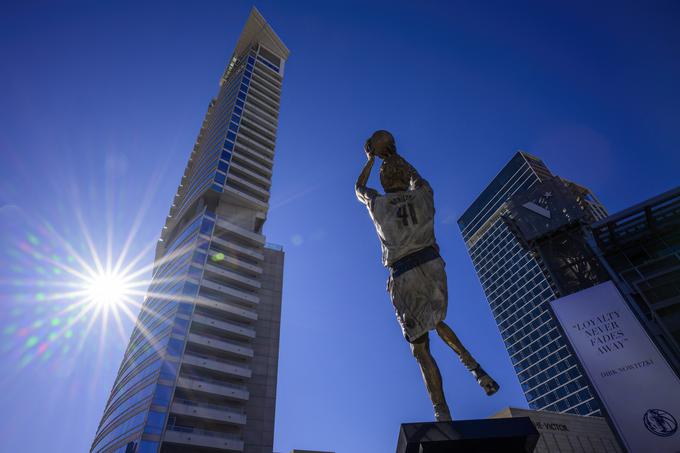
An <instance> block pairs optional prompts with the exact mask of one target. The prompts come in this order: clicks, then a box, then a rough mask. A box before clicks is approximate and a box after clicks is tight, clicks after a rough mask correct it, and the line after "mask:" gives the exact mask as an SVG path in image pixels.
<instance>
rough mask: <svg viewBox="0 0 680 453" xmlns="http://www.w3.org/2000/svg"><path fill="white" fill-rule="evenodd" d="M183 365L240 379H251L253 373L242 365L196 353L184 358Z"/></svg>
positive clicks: (188, 354) (186, 354)
mask: <svg viewBox="0 0 680 453" xmlns="http://www.w3.org/2000/svg"><path fill="white" fill-rule="evenodd" d="M182 363H183V364H187V365H192V366H197V367H201V368H207V369H209V370H211V371H215V372H218V373H221V374H226V375H229V376H237V377H240V378H250V376H251V375H252V371H250V369H248V368H246V367H244V366H243V364H242V363H236V362H231V361H228V360H223V359H216V358H214V357H209V356H204V355H203V354H197V353H195V352H187V353H185V354H184V357H183V358H182Z"/></svg>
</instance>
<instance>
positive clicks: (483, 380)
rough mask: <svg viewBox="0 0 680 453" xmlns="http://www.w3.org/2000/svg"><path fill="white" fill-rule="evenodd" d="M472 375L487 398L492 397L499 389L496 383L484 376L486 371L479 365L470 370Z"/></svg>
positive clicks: (489, 377)
mask: <svg viewBox="0 0 680 453" xmlns="http://www.w3.org/2000/svg"><path fill="white" fill-rule="evenodd" d="M472 375H473V376H474V377H475V379H477V383H478V384H479V385H480V387H482V389H483V390H484V392H485V393H486V394H487V395H488V396H491V395H493V394H494V393H496V392H497V391H498V389H499V388H500V386H499V385H498V383H497V382H496V381H494V380H493V379H491V376H489V375H488V374H486V371H484V369H483V368H482V367H481V366H480V365H477V368H475V369H474V370H472Z"/></svg>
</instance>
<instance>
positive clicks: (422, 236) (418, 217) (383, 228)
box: [367, 183, 436, 266]
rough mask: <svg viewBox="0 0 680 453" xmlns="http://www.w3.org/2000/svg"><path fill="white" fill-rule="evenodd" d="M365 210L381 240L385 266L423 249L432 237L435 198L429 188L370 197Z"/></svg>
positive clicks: (424, 186) (429, 243)
mask: <svg viewBox="0 0 680 453" xmlns="http://www.w3.org/2000/svg"><path fill="white" fill-rule="evenodd" d="M371 195H372V196H371V197H369V198H368V199H367V202H368V203H367V208H368V211H369V213H370V215H371V219H372V220H373V224H374V225H375V229H376V231H377V233H378V237H379V238H380V245H381V248H382V261H383V264H384V265H385V266H390V265H392V264H393V263H394V262H395V261H397V260H398V259H400V258H403V257H404V256H406V255H409V254H411V253H413V252H417V251H418V250H421V249H424V248H425V247H429V246H433V245H435V244H436V240H435V237H434V195H433V193H432V189H431V188H430V186H429V184H427V183H424V184H422V185H421V186H420V187H419V188H417V189H413V190H406V191H403V192H394V193H386V194H385V195H379V194H378V193H377V192H374V191H373V193H371Z"/></svg>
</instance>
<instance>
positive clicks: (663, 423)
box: [642, 409, 678, 437]
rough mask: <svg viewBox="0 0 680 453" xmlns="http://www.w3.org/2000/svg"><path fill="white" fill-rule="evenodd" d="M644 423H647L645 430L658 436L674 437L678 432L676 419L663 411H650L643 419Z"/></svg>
mask: <svg viewBox="0 0 680 453" xmlns="http://www.w3.org/2000/svg"><path fill="white" fill-rule="evenodd" d="M642 421H644V422H645V428H647V429H648V430H649V432H650V433H652V434H656V435H657V436H661V437H668V436H672V435H673V434H675V432H676V431H677V430H678V422H677V421H676V420H675V418H674V417H673V416H672V415H671V414H670V413H668V412H666V411H665V410H662V409H649V410H648V411H647V412H645V415H644V416H643V417H642Z"/></svg>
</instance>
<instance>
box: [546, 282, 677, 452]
mask: <svg viewBox="0 0 680 453" xmlns="http://www.w3.org/2000/svg"><path fill="white" fill-rule="evenodd" d="M551 305H552V308H553V311H554V312H555V315H556V316H557V319H558V321H559V322H560V324H561V325H562V328H563V329H564V332H565V333H566V335H567V337H568V339H569V342H570V343H571V345H572V347H573V348H574V350H575V352H576V355H577V356H578V358H579V360H580V362H581V364H582V366H583V368H584V369H585V371H586V373H587V374H588V377H589V378H590V381H591V382H592V384H593V386H595V390H596V391H597V393H598V395H599V397H600V400H601V401H602V403H603V404H604V406H605V409H606V410H607V412H608V413H609V415H610V417H611V419H612V422H613V424H614V426H615V428H616V430H617V431H618V434H619V436H620V437H621V438H622V440H623V442H624V443H625V444H626V447H627V448H628V450H629V451H630V452H632V453H637V452H653V453H662V452H663V453H665V452H672V453H677V452H680V431H679V430H678V422H680V379H678V377H677V376H676V375H675V373H674V372H673V370H672V369H671V368H670V366H669V365H668V363H667V362H666V360H665V359H664V358H663V356H662V355H661V353H660V352H659V350H658V349H657V348H656V346H655V345H654V343H652V341H651V340H650V338H649V336H647V333H646V332H645V330H644V329H643V328H642V326H641V325H640V322H639V321H638V320H637V318H636V317H635V315H634V314H633V312H632V311H631V310H630V308H629V307H628V305H627V304H626V302H625V300H624V299H623V297H622V296H621V294H620V293H619V291H618V289H616V286H614V284H613V283H612V282H606V283H602V284H600V285H597V286H594V287H592V288H588V289H585V290H583V291H579V292H577V293H574V294H570V295H569V296H566V297H562V298H561V299H557V300H554V301H552V302H551Z"/></svg>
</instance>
